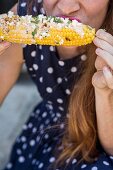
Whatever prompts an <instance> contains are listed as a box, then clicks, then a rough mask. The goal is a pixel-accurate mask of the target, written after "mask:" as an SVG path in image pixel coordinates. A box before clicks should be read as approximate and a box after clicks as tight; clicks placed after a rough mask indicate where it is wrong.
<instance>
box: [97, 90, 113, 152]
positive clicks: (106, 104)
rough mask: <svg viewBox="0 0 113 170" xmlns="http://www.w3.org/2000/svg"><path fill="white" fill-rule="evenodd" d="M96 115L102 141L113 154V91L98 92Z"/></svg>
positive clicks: (106, 149)
mask: <svg viewBox="0 0 113 170" xmlns="http://www.w3.org/2000/svg"><path fill="white" fill-rule="evenodd" d="M95 99H96V117H97V128H98V136H99V140H100V143H101V145H102V147H103V148H104V150H105V151H106V152H107V153H109V154H111V155H113V93H111V92H107V93H103V94H102V93H101V94H100V93H97V92H96V91H95Z"/></svg>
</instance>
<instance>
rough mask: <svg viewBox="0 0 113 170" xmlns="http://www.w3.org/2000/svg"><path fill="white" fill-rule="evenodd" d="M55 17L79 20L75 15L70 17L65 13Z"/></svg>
mask: <svg viewBox="0 0 113 170" xmlns="http://www.w3.org/2000/svg"><path fill="white" fill-rule="evenodd" d="M57 17H61V18H69V20H76V21H78V22H81V21H80V20H79V19H78V18H76V17H71V16H65V15H57Z"/></svg>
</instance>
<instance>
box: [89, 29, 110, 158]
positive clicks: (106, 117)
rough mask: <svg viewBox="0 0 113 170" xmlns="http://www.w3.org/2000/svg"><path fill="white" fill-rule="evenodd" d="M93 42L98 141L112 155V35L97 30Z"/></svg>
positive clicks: (93, 79)
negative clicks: (95, 70)
mask: <svg viewBox="0 0 113 170" xmlns="http://www.w3.org/2000/svg"><path fill="white" fill-rule="evenodd" d="M94 44H95V45H96V46H97V49H96V54H97V58H96V61H95V67H96V69H97V72H96V73H95V74H94V75H93V78H92V84H93V86H94V90H95V109H96V118H97V130H98V137H99V140H100V143H101V145H102V147H103V149H104V150H105V152H106V153H108V154H109V155H113V74H112V72H113V71H112V70H113V36H112V35H111V34H109V33H107V32H105V31H104V30H98V31H97V33H96V38H95V39H94Z"/></svg>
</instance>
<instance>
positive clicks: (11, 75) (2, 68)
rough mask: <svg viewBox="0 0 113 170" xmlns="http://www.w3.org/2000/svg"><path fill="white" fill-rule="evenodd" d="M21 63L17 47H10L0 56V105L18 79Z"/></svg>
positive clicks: (19, 50)
mask: <svg viewBox="0 0 113 170" xmlns="http://www.w3.org/2000/svg"><path fill="white" fill-rule="evenodd" d="M23 62H24V61H23V58H22V49H21V47H20V46H18V45H12V46H11V47H9V49H7V51H5V53H3V54H2V55H0V104H1V103H2V102H3V100H4V98H5V97H6V95H7V94H8V92H9V90H10V89H11V88H12V87H13V85H14V84H15V82H16V80H17V79H18V76H19V73H20V70H21V67H22V64H23Z"/></svg>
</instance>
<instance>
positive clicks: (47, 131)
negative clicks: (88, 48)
mask: <svg viewBox="0 0 113 170" xmlns="http://www.w3.org/2000/svg"><path fill="white" fill-rule="evenodd" d="M37 5H38V8H37ZM26 8H27V0H20V1H19V5H18V14H19V15H25V14H26ZM43 12H44V10H43V8H42V1H41V0H37V4H34V5H33V6H32V14H33V15H36V14H39V13H43ZM23 52H24V58H25V62H26V66H27V69H28V72H29V74H30V76H31V78H32V80H33V81H34V83H35V84H36V86H37V89H38V91H39V93H40V95H41V97H42V101H41V103H40V104H38V105H37V106H36V107H35V108H34V110H33V112H32V113H31V114H30V117H29V119H28V121H27V122H26V123H25V124H24V125H23V128H22V133H21V134H20V135H19V136H18V137H17V139H16V141H15V144H14V146H13V148H12V152H11V157H10V161H9V162H8V164H7V165H6V167H5V170H9V169H10V170H53V168H52V166H51V165H52V164H53V163H54V162H55V160H56V154H55V153H54V150H56V152H57V153H60V152H61V150H62V149H63V147H62V145H60V142H61V139H62V136H63V132H64V129H65V124H64V121H65V118H66V117H67V116H68V113H67V106H68V101H69V96H70V94H71V91H72V87H73V85H74V84H75V83H76V82H77V80H78V79H79V77H80V75H81V72H82V70H83V65H84V61H85V60H86V59H87V57H86V56H85V55H81V56H77V57H75V58H72V59H68V60H65V61H63V60H60V58H59V56H58V53H57V50H56V48H55V47H53V46H41V45H37V46H36V45H31V46H29V45H27V46H24V47H23ZM55 125H59V128H56V127H55ZM51 127H52V128H51ZM54 127H55V128H54ZM57 146H58V147H57ZM68 162H69V159H67V160H66V161H65V162H64V166H62V167H57V168H55V170H64V169H65V170H82V169H83V170H113V157H112V156H110V155H107V154H106V153H105V152H104V151H102V152H101V154H100V156H99V158H98V159H97V160H95V162H93V163H86V162H81V163H80V164H77V162H78V159H77V158H73V159H72V161H71V162H70V163H69V165H67V164H68Z"/></svg>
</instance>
